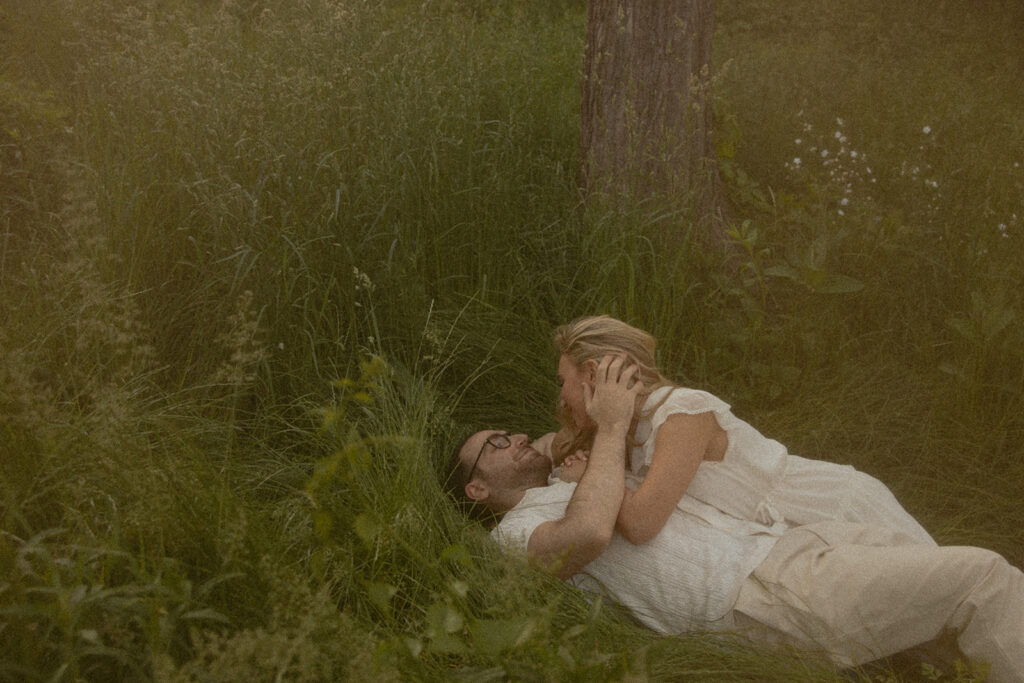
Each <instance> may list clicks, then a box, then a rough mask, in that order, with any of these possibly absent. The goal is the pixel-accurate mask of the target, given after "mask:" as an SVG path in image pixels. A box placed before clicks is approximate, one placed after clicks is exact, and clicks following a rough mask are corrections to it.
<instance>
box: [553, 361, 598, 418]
mask: <svg viewBox="0 0 1024 683" xmlns="http://www.w3.org/2000/svg"><path fill="white" fill-rule="evenodd" d="M587 379H588V378H587V377H586V376H585V374H584V371H583V370H581V369H580V368H577V367H576V366H575V365H574V364H573V362H572V361H571V360H569V357H568V356H562V357H561V358H559V359H558V384H559V386H561V387H562V392H561V395H560V398H561V400H562V405H563V406H565V408H566V409H567V410H568V411H569V415H570V416H572V420H573V422H575V423H576V426H577V427H579V428H583V427H588V426H589V425H590V424H591V420H590V416H589V415H587V406H586V404H585V403H584V401H583V384H584V382H585V381H586V380H587Z"/></svg>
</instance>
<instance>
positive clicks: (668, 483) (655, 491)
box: [615, 412, 725, 544]
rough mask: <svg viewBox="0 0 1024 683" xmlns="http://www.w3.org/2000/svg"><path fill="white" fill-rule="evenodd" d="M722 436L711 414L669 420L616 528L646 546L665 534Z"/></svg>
mask: <svg viewBox="0 0 1024 683" xmlns="http://www.w3.org/2000/svg"><path fill="white" fill-rule="evenodd" d="M719 434H721V436H724V435H725V432H724V431H722V428H721V427H719V426H718V422H717V420H715V415H714V413H711V412H708V413H700V414H697V415H690V414H686V413H676V414H674V415H670V416H669V417H668V419H666V420H665V422H664V423H663V424H662V425H661V427H660V428H659V429H658V436H657V439H656V440H655V442H654V457H653V458H652V460H651V466H650V468H649V469H648V471H647V474H646V475H645V476H644V480H643V483H642V484H640V487H639V488H638V489H637V490H636V491H630V490H629V489H627V490H626V493H625V496H624V497H623V499H622V507H620V508H619V516H618V518H617V519H616V522H615V528H616V530H617V531H618V532H619V533H620V534H622V535H623V536H625V537H626V540H628V541H629V542H630V543H634V544H639V543H646V542H647V541H649V540H651V539H652V538H654V537H655V536H656V535H657V534H658V532H659V531H661V529H662V527H664V526H665V522H667V521H668V518H669V515H671V514H672V510H673V509H674V508H675V506H676V504H677V503H678V502H679V499H680V498H681V497H682V496H683V494H684V493H686V489H687V488H688V487H689V486H690V482H691V481H692V480H693V476H694V475H695V474H696V473H697V468H698V467H699V466H700V464H701V462H702V461H703V460H704V459H705V457H706V455H707V454H708V451H709V449H710V447H711V445H712V443H713V442H714V441H715V439H716V437H717V436H719ZM719 457H720V456H719Z"/></svg>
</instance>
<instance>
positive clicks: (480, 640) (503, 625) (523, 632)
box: [469, 617, 535, 655]
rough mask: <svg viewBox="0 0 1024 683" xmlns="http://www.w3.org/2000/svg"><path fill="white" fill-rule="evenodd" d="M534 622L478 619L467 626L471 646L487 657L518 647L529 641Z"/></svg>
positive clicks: (515, 619)
mask: <svg viewBox="0 0 1024 683" xmlns="http://www.w3.org/2000/svg"><path fill="white" fill-rule="evenodd" d="M534 625H535V623H534V621H533V619H531V618H529V617H514V618H512V619H478V620H476V621H474V622H473V623H471V624H470V625H469V635H470V637H471V638H472V640H473V646H474V647H475V648H476V649H477V650H479V651H480V652H482V653H483V654H487V655H495V654H498V653H499V652H502V651H504V650H511V649H513V648H516V647H519V646H520V645H522V644H523V643H524V642H526V640H528V639H529V637H530V634H531V633H532V632H533V628H534Z"/></svg>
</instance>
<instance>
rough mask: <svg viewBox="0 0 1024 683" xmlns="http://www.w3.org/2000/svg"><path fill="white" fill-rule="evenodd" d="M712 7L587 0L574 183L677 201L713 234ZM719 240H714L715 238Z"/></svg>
mask: <svg viewBox="0 0 1024 683" xmlns="http://www.w3.org/2000/svg"><path fill="white" fill-rule="evenodd" d="M713 30H714V0H590V2H589V5H588V9H587V50H586V58H585V61H584V69H583V81H582V87H581V90H582V102H581V112H580V113H581V118H580V149H581V152H582V167H581V173H580V178H581V183H582V186H583V189H584V191H585V192H586V193H587V195H589V196H594V195H600V196H601V197H604V198H609V199H611V200H613V201H615V200H617V199H621V198H626V199H629V200H633V201H636V200H642V199H645V198H649V197H661V198H663V199H668V200H670V201H673V202H679V201H682V202H683V203H684V205H686V206H688V207H689V208H691V209H692V211H693V215H694V218H695V219H698V220H700V221H701V222H704V221H705V220H707V221H708V225H706V226H705V229H711V230H712V231H717V229H716V228H713V227H711V224H712V223H715V222H716V221H714V220H708V219H714V217H716V216H717V215H718V203H719V201H718V196H719V195H718V169H717V164H716V161H715V152H714V147H713V146H712V141H711V114H712V111H711V98H710V83H711V77H710V68H711V35H712V31H713ZM716 241H717V240H716Z"/></svg>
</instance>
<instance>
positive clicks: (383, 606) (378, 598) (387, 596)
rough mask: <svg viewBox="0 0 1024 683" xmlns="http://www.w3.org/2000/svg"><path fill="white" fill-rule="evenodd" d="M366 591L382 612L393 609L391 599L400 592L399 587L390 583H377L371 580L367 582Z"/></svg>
mask: <svg viewBox="0 0 1024 683" xmlns="http://www.w3.org/2000/svg"><path fill="white" fill-rule="evenodd" d="M366 592H367V594H368V595H369V597H370V602H372V603H373V604H374V605H375V606H376V607H377V608H378V609H380V610H381V611H382V612H385V613H389V612H390V611H391V599H392V598H393V597H395V594H396V593H398V589H397V588H395V587H394V586H392V585H391V584H390V583H377V582H374V581H369V582H367V584H366Z"/></svg>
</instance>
